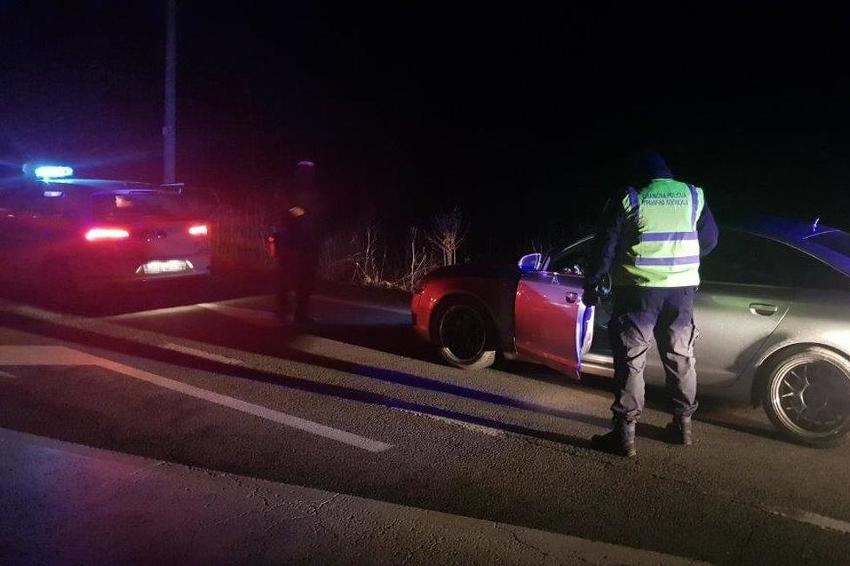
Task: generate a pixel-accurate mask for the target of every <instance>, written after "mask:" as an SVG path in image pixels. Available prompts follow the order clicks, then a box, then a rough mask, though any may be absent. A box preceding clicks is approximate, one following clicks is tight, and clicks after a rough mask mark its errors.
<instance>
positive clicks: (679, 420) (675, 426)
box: [667, 417, 694, 446]
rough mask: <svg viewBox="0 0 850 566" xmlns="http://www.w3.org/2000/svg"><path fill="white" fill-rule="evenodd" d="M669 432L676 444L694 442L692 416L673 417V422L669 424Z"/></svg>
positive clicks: (688, 444)
mask: <svg viewBox="0 0 850 566" xmlns="http://www.w3.org/2000/svg"><path fill="white" fill-rule="evenodd" d="M667 434H668V436H669V437H670V439H671V440H672V441H673V442H675V443H676V444H681V445H683V446H690V445H691V444H693V443H694V440H693V434H692V432H691V417H673V422H671V423H668V424H667Z"/></svg>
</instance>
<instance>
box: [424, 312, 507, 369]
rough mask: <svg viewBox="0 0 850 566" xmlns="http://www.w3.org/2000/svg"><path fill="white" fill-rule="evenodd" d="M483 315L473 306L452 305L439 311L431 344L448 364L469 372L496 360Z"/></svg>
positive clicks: (491, 363)
mask: <svg viewBox="0 0 850 566" xmlns="http://www.w3.org/2000/svg"><path fill="white" fill-rule="evenodd" d="M490 327H491V326H490V324H489V320H488V318H487V315H486V314H485V313H484V312H482V310H481V309H480V308H478V307H476V306H475V305H472V304H469V303H464V302H455V303H452V304H450V305H447V306H446V307H444V308H442V309H440V313H439V315H438V318H437V321H436V325H435V332H434V334H435V336H434V338H435V342H436V344H437V348H438V349H439V352H440V356H441V357H442V358H443V359H444V360H445V361H446V362H448V363H449V364H451V365H453V366H455V367H459V368H463V369H470V370H477V369H484V368H486V367H490V366H491V365H493V362H494V361H496V351H495V350H494V349H492V348H491V346H490V344H491V342H492V338H493V337H492V336H491V335H490V334H491V331H490Z"/></svg>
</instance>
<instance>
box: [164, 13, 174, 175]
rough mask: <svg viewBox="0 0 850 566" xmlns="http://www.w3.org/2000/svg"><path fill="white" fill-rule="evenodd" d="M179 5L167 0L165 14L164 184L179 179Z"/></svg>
mask: <svg viewBox="0 0 850 566" xmlns="http://www.w3.org/2000/svg"><path fill="white" fill-rule="evenodd" d="M176 82H177V7H176V0H166V14H165V123H164V124H163V126H162V138H163V140H162V141H163V144H162V145H163V147H162V158H163V172H162V182H163V184H166V185H170V184H173V183H175V182H176V181H177V174H176V169H177V155H176V154H177V108H176V105H177V100H176V98H177V94H176V91H177V85H176Z"/></svg>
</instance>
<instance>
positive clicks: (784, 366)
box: [762, 347, 850, 446]
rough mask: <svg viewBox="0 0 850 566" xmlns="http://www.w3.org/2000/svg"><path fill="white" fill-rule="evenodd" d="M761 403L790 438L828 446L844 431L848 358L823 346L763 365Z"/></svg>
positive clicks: (847, 425) (848, 412)
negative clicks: (765, 370)
mask: <svg viewBox="0 0 850 566" xmlns="http://www.w3.org/2000/svg"><path fill="white" fill-rule="evenodd" d="M762 404H763V406H764V410H765V412H766V413H767V416H768V417H770V420H771V422H773V424H774V425H775V426H776V427H777V428H779V429H780V430H781V431H782V432H784V433H785V434H786V435H788V436H789V437H790V438H791V439H793V440H795V441H797V442H802V443H804V444H809V445H812V446H832V445H835V444H837V443H838V442H839V441H840V440H842V439H843V438H844V436H845V435H846V434H847V433H848V431H850V362H848V360H847V359H845V358H844V357H843V356H841V355H840V354H837V353H836V352H833V351H832V350H828V349H826V348H818V347H812V348H806V349H805V350H801V351H798V352H795V353H793V354H790V355H788V356H785V357H783V358H781V359H779V360H778V361H777V362H776V363H775V364H773V365H772V367H771V368H770V370H769V373H768V377H767V380H766V381H765V390H764V395H763V396H762Z"/></svg>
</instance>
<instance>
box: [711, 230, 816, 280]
mask: <svg viewBox="0 0 850 566" xmlns="http://www.w3.org/2000/svg"><path fill="white" fill-rule="evenodd" d="M799 254H800V252H798V251H796V250H794V249H792V248H790V247H788V246H786V245H784V244H781V243H779V242H775V241H773V240H768V239H767V238H763V237H760V236H755V235H753V234H746V233H742V232H738V231H736V230H728V229H727V230H723V231H722V232H721V234H720V238H719V241H718V243H717V247H716V248H715V249H714V251H712V252H711V253H710V254H709V255H708V256H706V257H704V258H702V260H701V261H700V278H701V279H702V280H703V281H716V282H723V283H740V284H747V285H772V286H777V287H793V286H794V284H795V280H794V276H793V270H792V269H790V268H789V266H790V265H791V264H795V263H797V261H798V260H799V257H797V256H799Z"/></svg>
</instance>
